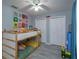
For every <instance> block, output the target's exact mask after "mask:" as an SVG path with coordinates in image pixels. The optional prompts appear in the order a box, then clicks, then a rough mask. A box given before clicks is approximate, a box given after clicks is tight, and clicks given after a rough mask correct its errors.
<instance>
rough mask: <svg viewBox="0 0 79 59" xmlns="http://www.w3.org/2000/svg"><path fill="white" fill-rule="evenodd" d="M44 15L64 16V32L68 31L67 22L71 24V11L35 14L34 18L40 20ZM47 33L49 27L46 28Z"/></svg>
mask: <svg viewBox="0 0 79 59" xmlns="http://www.w3.org/2000/svg"><path fill="white" fill-rule="evenodd" d="M46 16H52V17H56V16H65V17H66V34H67V32H68V31H69V29H68V26H69V24H71V11H62V12H56V13H49V14H46V15H41V16H37V17H35V19H36V20H41V19H43V18H46ZM47 20H48V19H47ZM48 21H49V20H48ZM47 26H48V25H47ZM47 33H49V28H47ZM48 36H49V34H47V39H49V38H50V37H48Z"/></svg>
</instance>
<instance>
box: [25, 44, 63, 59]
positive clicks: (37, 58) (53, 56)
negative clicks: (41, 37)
mask: <svg viewBox="0 0 79 59" xmlns="http://www.w3.org/2000/svg"><path fill="white" fill-rule="evenodd" d="M26 59H62V58H61V52H60V47H59V46H56V45H46V44H42V45H41V46H40V47H39V48H38V49H37V50H35V51H34V52H33V53H32V54H31V55H30V56H29V57H28V58H26Z"/></svg>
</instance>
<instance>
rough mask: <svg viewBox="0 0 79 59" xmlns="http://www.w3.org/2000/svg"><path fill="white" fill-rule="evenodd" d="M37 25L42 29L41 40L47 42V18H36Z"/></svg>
mask: <svg viewBox="0 0 79 59" xmlns="http://www.w3.org/2000/svg"><path fill="white" fill-rule="evenodd" d="M35 27H36V28H38V29H40V30H41V34H42V37H41V41H42V42H44V43H46V41H47V39H46V38H47V35H46V20H44V19H43V20H35Z"/></svg>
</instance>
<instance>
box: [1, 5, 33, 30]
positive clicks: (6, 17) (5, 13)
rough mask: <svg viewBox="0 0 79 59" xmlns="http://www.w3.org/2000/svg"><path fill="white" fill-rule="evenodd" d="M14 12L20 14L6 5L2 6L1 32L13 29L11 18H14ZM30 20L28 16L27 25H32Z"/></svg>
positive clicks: (30, 17)
mask: <svg viewBox="0 0 79 59" xmlns="http://www.w3.org/2000/svg"><path fill="white" fill-rule="evenodd" d="M15 11H16V12H18V13H22V12H20V11H18V10H16V9H14V8H12V7H10V6H8V5H5V4H3V6H2V30H4V29H6V30H11V29H13V17H14V12H15ZM32 19H33V17H32V16H28V21H29V24H31V25H32V24H33V23H32Z"/></svg>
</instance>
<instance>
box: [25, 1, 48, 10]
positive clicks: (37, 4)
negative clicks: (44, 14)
mask: <svg viewBox="0 0 79 59" xmlns="http://www.w3.org/2000/svg"><path fill="white" fill-rule="evenodd" d="M25 2H27V3H28V2H29V3H30V4H29V5H28V6H26V8H28V9H29V8H30V9H34V10H35V11H38V10H39V9H41V10H44V9H45V10H49V8H48V7H47V6H46V5H45V4H44V3H45V2H44V3H42V2H41V0H26V1H25Z"/></svg>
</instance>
